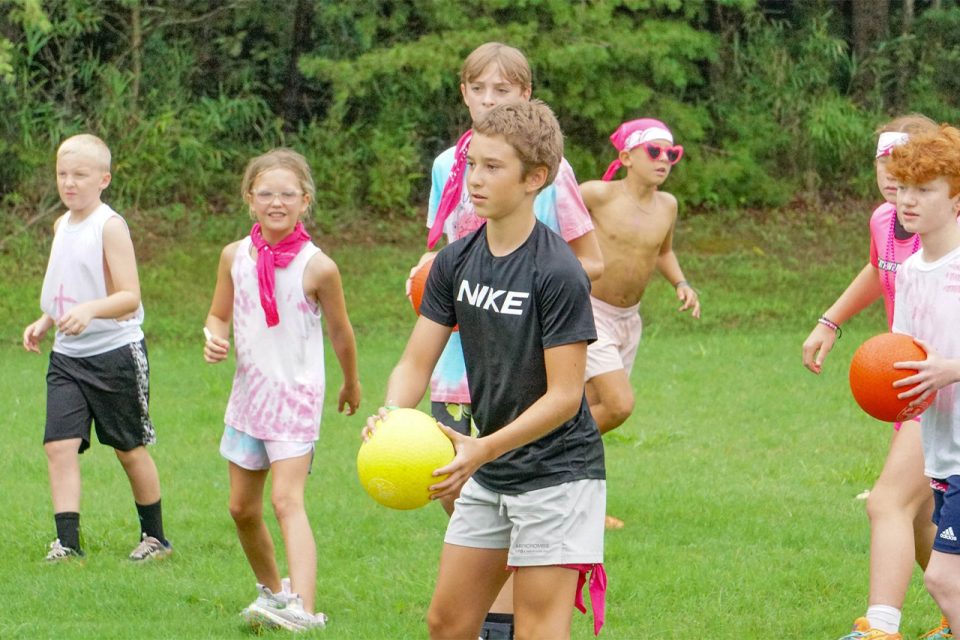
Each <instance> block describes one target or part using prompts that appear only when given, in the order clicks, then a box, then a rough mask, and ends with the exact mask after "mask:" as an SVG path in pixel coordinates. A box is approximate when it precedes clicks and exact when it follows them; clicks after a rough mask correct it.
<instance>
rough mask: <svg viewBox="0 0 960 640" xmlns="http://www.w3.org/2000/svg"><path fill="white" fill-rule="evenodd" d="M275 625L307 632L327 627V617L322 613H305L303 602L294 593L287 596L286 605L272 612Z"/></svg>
mask: <svg viewBox="0 0 960 640" xmlns="http://www.w3.org/2000/svg"><path fill="white" fill-rule="evenodd" d="M271 613H273V614H274V615H275V616H276V618H275V620H276V621H277V623H278V624H279V625H280V626H281V627H283V628H284V629H289V630H291V631H309V630H312V629H323V628H325V627H326V626H327V616H326V615H325V614H322V613H319V612H318V613H312V614H311V613H307V612H306V611H304V609H303V600H302V599H301V598H300V596H298V595H297V594H295V593H291V594H289V595H288V596H287V605H286V606H285V607H284V608H282V609H276V610H274V611H272V612H271Z"/></svg>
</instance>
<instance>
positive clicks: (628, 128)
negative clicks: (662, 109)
mask: <svg viewBox="0 0 960 640" xmlns="http://www.w3.org/2000/svg"><path fill="white" fill-rule="evenodd" d="M651 140H669V141H670V144H673V134H672V133H670V129H669V128H667V125H665V124H663V123H662V122H660V121H659V120H654V119H653V118H640V119H639V120H630V121H628V122H624V123H623V124H621V125H620V126H619V127H617V130H616V131H614V132H613V133H612V134H611V135H610V142H611V143H612V144H613V146H614V148H616V150H617V151H618V152H619V151H630V150H631V149H634V148H636V147H639V146H640V145H641V144H643V143H644V142H650V141H651ZM622 166H623V164H621V162H620V158H617V159H616V160H614V161H613V162H611V163H610V166H609V167H607V170H606V171H605V172H604V173H603V179H604V180H613V176H614V175H616V173H617V170H618V169H620V167H622Z"/></svg>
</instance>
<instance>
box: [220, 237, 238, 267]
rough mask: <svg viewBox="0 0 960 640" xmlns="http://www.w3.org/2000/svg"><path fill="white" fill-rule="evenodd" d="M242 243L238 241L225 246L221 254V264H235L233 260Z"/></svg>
mask: <svg viewBox="0 0 960 640" xmlns="http://www.w3.org/2000/svg"><path fill="white" fill-rule="evenodd" d="M241 242H243V240H237V241H235V242H231V243H230V244H228V245H227V246H225V247H224V248H223V250H222V251H221V252H220V262H233V259H234V258H235V257H236V255H237V250H238V249H239V248H240V243H241Z"/></svg>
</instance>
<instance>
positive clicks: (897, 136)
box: [877, 131, 910, 158]
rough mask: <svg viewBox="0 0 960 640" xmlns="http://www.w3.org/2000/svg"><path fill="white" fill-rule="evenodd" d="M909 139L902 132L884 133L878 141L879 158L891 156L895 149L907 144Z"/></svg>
mask: <svg viewBox="0 0 960 640" xmlns="http://www.w3.org/2000/svg"><path fill="white" fill-rule="evenodd" d="M909 137H910V136H908V135H907V134H905V133H903V132H902V131H884V132H883V133H881V134H880V138H879V139H878V140H877V157H878V158H882V157H884V156H888V155H890V154H891V153H893V148H894V147H896V146H899V145H901V144H903V143H905V142H906V141H907V139H908V138H909Z"/></svg>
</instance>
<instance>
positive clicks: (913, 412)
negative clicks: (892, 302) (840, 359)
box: [850, 333, 936, 422]
mask: <svg viewBox="0 0 960 640" xmlns="http://www.w3.org/2000/svg"><path fill="white" fill-rule="evenodd" d="M926 359H927V354H926V353H925V352H924V350H923V349H921V348H920V347H918V346H917V344H916V343H915V342H914V341H913V338H911V337H910V336H907V335H904V334H902V333H881V334H880V335H878V336H873V337H872V338H870V339H868V340H866V341H865V342H864V343H863V344H862V345H860V348H858V349H857V351H856V353H854V354H853V360H851V361H850V390H851V391H852V392H853V399H854V400H856V401H857V404H858V405H860V408H861V409H863V410H864V411H866V412H867V413H868V414H870V415H871V416H873V417H874V418H876V419H877V420H883V421H884V422H903V421H904V420H911V419H913V418H916V417H917V416H919V415H920V414H921V413H923V412H924V410H925V409H926V408H927V407H929V406H930V405H931V404H932V403H933V400H934V398H935V397H936V394H935V393H934V394H931V395H930V397H928V398H927V399H926V400H924V402H923V404H920V405H917V406H915V407H911V406H909V405H910V402H911V400H913V399H914V398H909V399H906V400H901V399H900V398H897V394H900V393H903V392H904V391H907V390H908V389H909V388H910V387H896V388H894V387H893V383H894V382H896V381H897V380H900V379H901V378H906V377H909V376H912V375H913V374H915V373H916V370H915V369H894V368H893V363H894V362H906V361H918V360H926Z"/></svg>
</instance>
